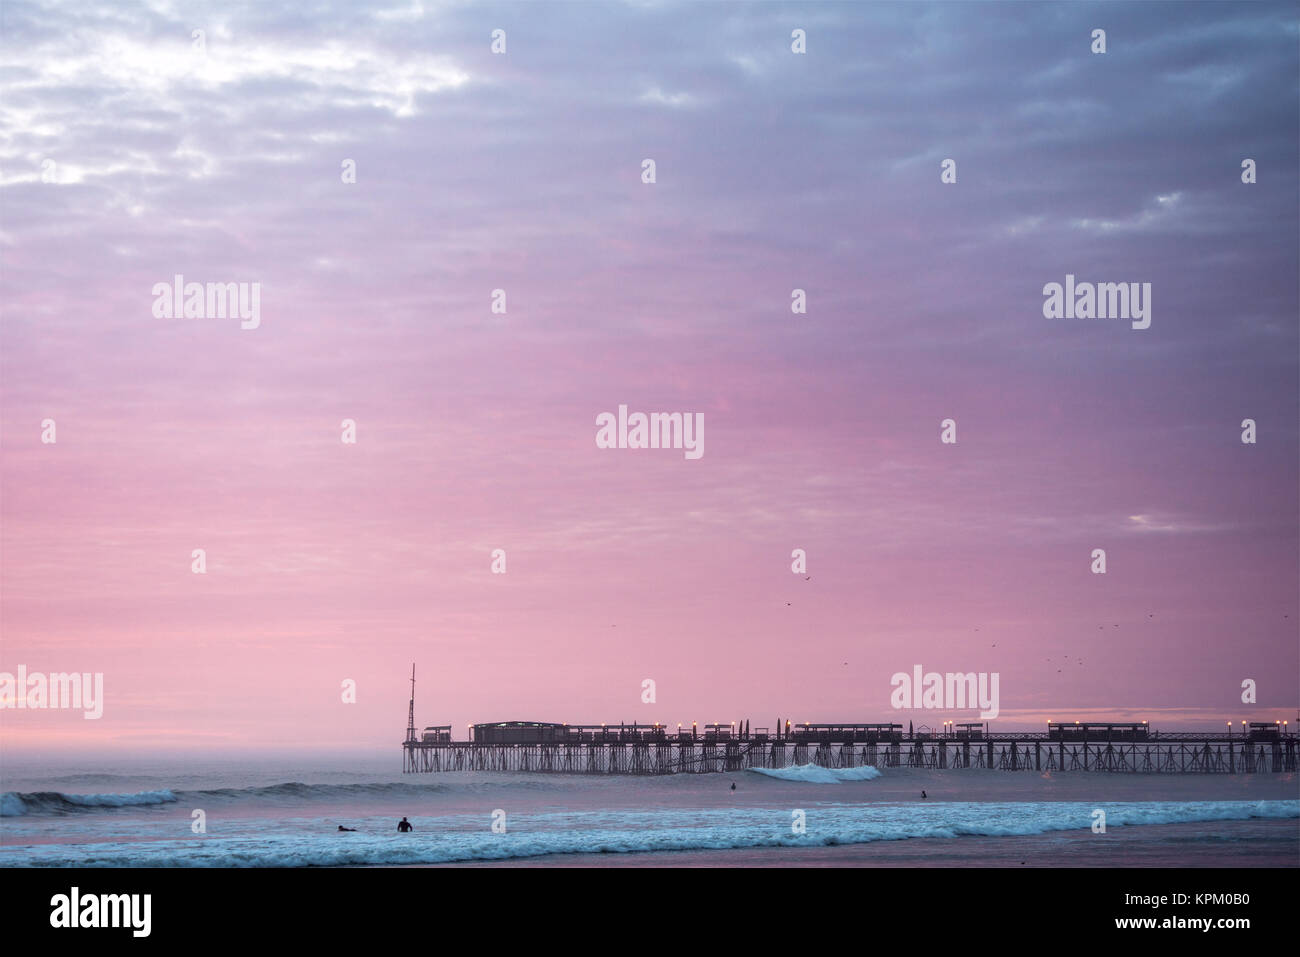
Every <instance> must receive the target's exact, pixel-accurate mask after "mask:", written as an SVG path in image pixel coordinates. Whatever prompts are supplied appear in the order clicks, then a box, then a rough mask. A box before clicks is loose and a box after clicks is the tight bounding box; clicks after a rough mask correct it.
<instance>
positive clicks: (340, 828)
mask: <svg viewBox="0 0 1300 957" xmlns="http://www.w3.org/2000/svg"><path fill="white" fill-rule="evenodd" d="M339 830H340V831H355V830H356V828H355V827H344V826H343V825H342V824H340V825H339Z"/></svg>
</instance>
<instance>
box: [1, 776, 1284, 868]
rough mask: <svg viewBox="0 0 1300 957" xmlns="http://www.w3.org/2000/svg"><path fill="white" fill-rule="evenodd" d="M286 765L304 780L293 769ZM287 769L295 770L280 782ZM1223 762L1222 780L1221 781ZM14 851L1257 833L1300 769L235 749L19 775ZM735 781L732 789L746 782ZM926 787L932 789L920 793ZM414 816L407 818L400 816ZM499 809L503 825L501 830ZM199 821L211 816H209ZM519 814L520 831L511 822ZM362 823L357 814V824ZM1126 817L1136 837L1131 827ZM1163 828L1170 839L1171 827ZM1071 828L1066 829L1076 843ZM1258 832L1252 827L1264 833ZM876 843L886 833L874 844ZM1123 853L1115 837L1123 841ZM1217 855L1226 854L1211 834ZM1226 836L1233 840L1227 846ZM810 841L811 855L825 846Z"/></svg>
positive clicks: (126, 855) (1088, 845)
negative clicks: (170, 762) (770, 765)
mask: <svg viewBox="0 0 1300 957" xmlns="http://www.w3.org/2000/svg"><path fill="white" fill-rule="evenodd" d="M286 771H292V772H293V774H294V777H295V778H297V779H291V780H284V775H285V772H286ZM277 776H279V777H280V780H276V777H277ZM1215 778H1217V779H1218V780H1214V779H1215ZM4 783H5V786H6V788H7V789H6V790H5V792H4V793H3V794H2V795H0V866H5V867H31V866H35V867H43V866H95V867H126V866H143V867H333V866H364V865H385V866H389V865H437V864H451V863H455V864H465V863H483V862H515V863H523V862H530V861H543V862H544V861H548V860H549V861H554V860H556V859H565V858H567V859H572V860H579V861H581V862H582V863H584V864H588V865H590V864H593V863H594V864H596V865H597V866H602V865H603V864H605V863H606V862H608V861H609V860H610V859H611V858H612V857H618V858H625V859H641V860H649V859H655V860H657V861H659V862H660V863H672V862H678V861H683V862H689V863H692V864H702V863H708V862H709V861H711V860H714V859H715V858H716V859H719V860H721V859H722V858H723V857H726V858H728V859H731V858H735V857H736V856H737V855H740V856H741V857H742V858H743V860H744V861H745V862H747V863H776V862H779V861H780V860H783V859H788V860H791V861H796V862H804V861H807V860H810V859H811V860H813V861H814V862H817V863H836V862H837V861H841V860H842V859H844V858H845V856H846V855H848V856H850V857H853V856H854V855H856V857H854V859H858V858H861V857H863V856H864V855H865V856H867V857H868V858H869V857H870V856H871V855H880V854H886V853H888V854H897V853H899V852H898V851H897V850H893V851H885V850H883V849H884V848H895V849H897V848H904V847H906V848H908V849H909V850H908V853H912V852H913V850H914V849H921V848H925V849H927V850H926V854H927V858H926V860H927V862H928V861H930V860H931V859H933V861H934V862H935V863H952V862H953V861H959V862H960V861H967V862H969V863H975V862H976V861H977V859H978V855H979V854H981V853H984V851H981V848H983V849H985V850H987V848H989V847H991V846H996V847H999V848H1003V849H1004V850H1006V853H1007V854H1009V855H1010V856H1011V857H1025V856H1026V854H1025V853H1022V852H1021V850H1020V849H1021V848H1026V847H1029V848H1033V847H1039V848H1042V849H1045V851H1046V852H1050V853H1053V854H1057V855H1065V854H1066V853H1067V850H1066V843H1068V844H1069V848H1070V850H1069V851H1068V853H1069V854H1070V855H1075V856H1077V855H1078V852H1079V851H1080V850H1083V851H1086V852H1092V851H1093V849H1096V848H1100V847H1102V846H1103V845H1101V844H1099V843H1098V841H1097V839H1098V838H1100V837H1102V836H1101V835H1098V834H1096V833H1094V831H1093V825H1094V821H1095V820H1096V819H1097V812H1098V811H1101V812H1103V813H1104V820H1105V824H1106V835H1109V836H1110V841H1111V842H1110V843H1109V844H1107V845H1105V846H1106V847H1111V848H1116V849H1117V850H1116V851H1114V852H1113V854H1112V856H1114V855H1118V856H1119V857H1120V858H1121V860H1120V861H1118V862H1121V863H1122V858H1123V857H1124V856H1125V855H1133V854H1136V855H1138V856H1139V857H1141V855H1142V854H1143V853H1145V851H1144V850H1143V847H1144V843H1146V844H1152V846H1154V843H1153V842H1159V841H1162V840H1163V841H1165V842H1166V843H1168V842H1169V841H1170V840H1172V837H1171V835H1177V840H1178V842H1179V843H1180V846H1183V845H1186V844H1187V843H1188V842H1189V841H1190V842H1193V843H1202V844H1204V846H1205V848H1207V849H1210V848H1216V847H1222V848H1230V847H1231V846H1232V845H1234V844H1240V846H1241V848H1242V849H1243V853H1244V852H1245V849H1247V848H1256V847H1260V846H1268V845H1269V844H1273V843H1276V841H1274V840H1272V838H1271V837H1270V838H1269V841H1268V842H1265V843H1263V844H1261V843H1260V841H1259V837H1260V834H1259V829H1261V828H1264V829H1266V831H1265V836H1270V835H1273V834H1274V833H1276V832H1277V829H1278V828H1279V827H1280V828H1283V829H1285V831H1287V832H1293V831H1295V830H1296V821H1297V819H1300V794H1297V793H1296V781H1295V776H1294V775H1280V776H1279V775H1252V776H1238V777H1230V776H1210V775H1196V776H1189V775H1181V776H1172V775H1163V776H1162V775H1106V774H1070V775H1055V776H1053V775H1039V774H1032V773H1031V774H1017V773H1013V772H998V771H988V772H985V771H972V770H960V771H948V772H936V771H923V770H919V769H888V770H886V771H883V772H882V771H880V770H878V769H876V768H871V767H866V768H846V769H828V768H821V767H815V766H811V765H809V766H803V767H792V768H782V769H761V770H760V769H755V770H752V771H747V772H739V773H734V774H689V775H688V774H683V775H671V776H665V777H653V778H646V777H625V776H585V775H542V774H532V775H529V774H477V773H462V774H442V775H407V776H404V775H401V774H400V773H399V774H392V773H391V770H388V771H387V772H381V773H375V772H374V770H369V771H367V770H366V769H359V770H348V771H339V770H337V766H331V765H329V764H321V765H320V766H318V767H293V768H286V767H275V766H264V767H259V768H256V769H251V770H250V769H247V768H241V767H239V766H238V765H230V766H225V767H221V768H203V769H193V768H191V769H187V770H185V771H184V772H183V773H176V772H175V771H170V770H169V769H167V768H152V769H147V770H145V771H143V772H142V773H122V774H118V773H111V772H104V773H84V774H64V775H58V774H55V775H49V774H41V773H39V772H32V773H28V774H25V775H19V776H14V775H10V774H7V775H6V777H5V781H4ZM732 784H735V785H736V790H734V791H733V790H731V785H732ZM922 791H925V792H926V793H927V797H925V798H922V797H921V792H922ZM401 817H408V818H409V820H410V821H411V822H412V824H413V825H414V827H415V830H414V832H413V833H411V834H399V833H397V831H396V822H397V820H398V819H399V818H401ZM494 821H496V822H498V830H496V831H494V830H493V823H494ZM200 823H201V827H199V824H200ZM500 824H504V832H500V830H499V827H500ZM340 825H342V826H345V827H348V828H354V829H355V830H354V831H350V832H340V831H339V830H338V828H339V826H340ZM1125 835H1127V836H1125ZM1161 835H1163V837H1161ZM1063 842H1066V843H1063ZM1252 842H1254V843H1252ZM873 848H875V850H873ZM1107 853H1112V852H1107ZM1207 853H1211V852H1210V851H1207ZM1213 853H1217V852H1213ZM810 855H811V858H810Z"/></svg>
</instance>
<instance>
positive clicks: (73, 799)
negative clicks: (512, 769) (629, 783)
mask: <svg viewBox="0 0 1300 957" xmlns="http://www.w3.org/2000/svg"><path fill="white" fill-rule="evenodd" d="M562 787H564V785H563V784H561V783H560V782H556V781H545V780H544V779H541V778H536V777H535V778H532V779H528V780H510V779H507V780H499V781H493V780H486V781H485V780H472V781H459V782H444V783H427V784H413V783H409V782H405V781H381V782H373V783H365V784H305V783H303V782H301V781H286V782H284V783H281V784H269V785H265V786H262V787H242V788H207V789H201V790H182V789H180V788H163V789H159V790H155V791H140V792H137V793H134V794H66V793H64V792H62V791H34V792H30V793H24V792H18V791H6V792H4V794H3V795H0V817H18V816H22V815H28V814H66V813H69V812H72V811H86V810H92V809H108V808H118V807H128V806H133V805H149V804H169V803H172V802H175V801H185V802H191V801H192V802H204V803H211V802H217V803H239V802H260V803H271V804H300V803H303V802H310V801H332V802H340V801H346V800H348V799H357V798H361V799H385V798H403V799H414V798H421V797H428V796H431V795H437V794H440V793H448V794H450V793H456V792H470V793H475V792H485V793H491V792H493V791H497V790H503V789H510V790H526V791H543V790H548V789H556V788H562Z"/></svg>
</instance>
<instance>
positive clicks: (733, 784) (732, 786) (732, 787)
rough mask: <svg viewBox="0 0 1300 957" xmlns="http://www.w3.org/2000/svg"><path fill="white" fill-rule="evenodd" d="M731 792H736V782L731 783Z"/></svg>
mask: <svg viewBox="0 0 1300 957" xmlns="http://www.w3.org/2000/svg"><path fill="white" fill-rule="evenodd" d="M731 790H733V791H734V790H736V782H735V781H732V782H731Z"/></svg>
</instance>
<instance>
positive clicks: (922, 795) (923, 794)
mask: <svg viewBox="0 0 1300 957" xmlns="http://www.w3.org/2000/svg"><path fill="white" fill-rule="evenodd" d="M929 796H930V795H928V794H926V793H925V792H924V791H922V792H921V797H923V798H925V797H929Z"/></svg>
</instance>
